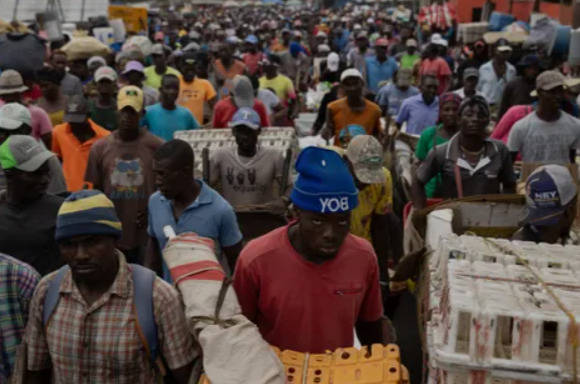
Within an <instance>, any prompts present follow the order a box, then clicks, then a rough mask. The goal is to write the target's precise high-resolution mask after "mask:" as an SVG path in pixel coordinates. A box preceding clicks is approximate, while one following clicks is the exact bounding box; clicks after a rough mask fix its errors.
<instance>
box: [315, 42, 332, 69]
mask: <svg viewBox="0 0 580 384" xmlns="http://www.w3.org/2000/svg"><path fill="white" fill-rule="evenodd" d="M318 52H319V53H330V47H329V46H328V45H327V44H320V45H319V46H318ZM326 60H327V65H328V58H327V59H326Z"/></svg>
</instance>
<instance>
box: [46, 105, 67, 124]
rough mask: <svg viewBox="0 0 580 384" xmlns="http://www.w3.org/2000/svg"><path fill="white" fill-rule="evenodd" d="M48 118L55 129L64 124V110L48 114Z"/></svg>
mask: <svg viewBox="0 0 580 384" xmlns="http://www.w3.org/2000/svg"><path fill="white" fill-rule="evenodd" d="M48 117H49V118H50V122H51V123H52V126H53V127H56V126H57V125H61V124H62V123H64V109H62V110H60V111H54V112H51V113H48Z"/></svg>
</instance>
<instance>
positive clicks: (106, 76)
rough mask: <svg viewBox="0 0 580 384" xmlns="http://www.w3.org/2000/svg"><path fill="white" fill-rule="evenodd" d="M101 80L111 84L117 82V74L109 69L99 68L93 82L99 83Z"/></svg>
mask: <svg viewBox="0 0 580 384" xmlns="http://www.w3.org/2000/svg"><path fill="white" fill-rule="evenodd" d="M101 80H110V81H112V82H113V83H115V82H116V81H117V72H115V70H114V69H113V68H111V67H100V68H99V69H97V71H96V72H95V82H97V83H98V82H99V81H101Z"/></svg>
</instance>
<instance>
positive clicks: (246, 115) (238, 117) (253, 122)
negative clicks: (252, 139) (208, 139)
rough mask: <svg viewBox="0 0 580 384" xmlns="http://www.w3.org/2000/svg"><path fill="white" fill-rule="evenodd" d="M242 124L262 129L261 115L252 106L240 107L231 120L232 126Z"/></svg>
mask: <svg viewBox="0 0 580 384" xmlns="http://www.w3.org/2000/svg"><path fill="white" fill-rule="evenodd" d="M241 125H244V126H246V127H249V128H252V129H255V130H258V129H260V116H259V115H258V113H257V112H256V111H254V110H253V109H252V108H246V107H244V108H240V109H238V110H237V111H236V113H235V114H234V117H233V118H232V121H231V122H230V127H232V128H233V127H238V126H241Z"/></svg>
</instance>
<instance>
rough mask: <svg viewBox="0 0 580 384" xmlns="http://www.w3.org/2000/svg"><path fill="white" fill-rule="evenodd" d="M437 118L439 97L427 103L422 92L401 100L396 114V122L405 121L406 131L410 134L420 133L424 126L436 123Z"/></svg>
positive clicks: (401, 122)
mask: <svg viewBox="0 0 580 384" xmlns="http://www.w3.org/2000/svg"><path fill="white" fill-rule="evenodd" d="M437 120H439V98H438V97H435V99H434V100H433V101H432V102H431V104H430V105H427V104H425V101H424V100H423V95H422V94H418V95H416V96H411V97H409V98H408V99H407V100H405V101H403V105H401V109H399V115H398V116H397V124H403V123H404V122H407V131H406V132H407V133H409V134H411V135H420V134H421V133H423V131H424V130H425V128H427V127H430V126H432V125H435V124H437Z"/></svg>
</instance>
